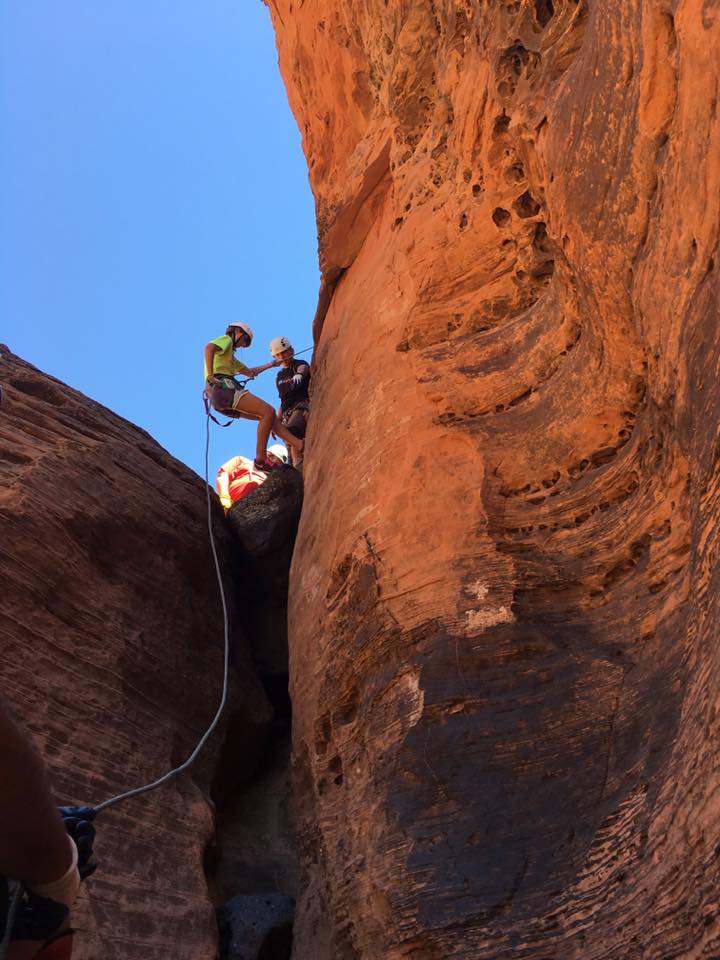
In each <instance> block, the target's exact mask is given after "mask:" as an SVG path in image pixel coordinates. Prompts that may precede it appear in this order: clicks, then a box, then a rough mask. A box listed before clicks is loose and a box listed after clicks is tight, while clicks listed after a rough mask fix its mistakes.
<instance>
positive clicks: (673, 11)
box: [269, 0, 720, 960]
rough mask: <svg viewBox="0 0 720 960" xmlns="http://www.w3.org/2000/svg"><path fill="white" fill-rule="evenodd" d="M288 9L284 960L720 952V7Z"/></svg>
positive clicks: (398, 4) (351, 2) (548, 3)
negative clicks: (299, 342)
mask: <svg viewBox="0 0 720 960" xmlns="http://www.w3.org/2000/svg"><path fill="white" fill-rule="evenodd" d="M269 8H270V11H271V14H272V17H273V22H274V25H275V29H276V32H277V39H278V49H279V54H280V66H281V70H282V73H283V76H284V78H285V82H286V85H287V89H288V95H289V98H290V102H291V105H292V108H293V110H294V112H295V115H296V118H297V120H298V124H299V126H300V129H301V132H302V134H303V143H304V148H305V152H306V156H307V158H308V166H309V173H310V180H311V184H312V188H313V190H314V193H315V198H316V206H317V216H318V224H319V238H320V259H321V266H322V269H323V277H324V279H323V289H322V291H321V302H320V309H319V311H318V317H317V324H316V328H317V329H316V332H317V336H318V350H317V353H316V371H315V374H314V384H315V394H314V397H313V417H312V424H311V438H310V443H309V455H308V457H307V460H306V464H307V466H306V500H305V509H304V514H303V519H302V521H301V526H300V533H299V540H298V548H297V550H296V554H295V561H294V568H293V572H292V579H291V598H290V645H291V670H292V692H293V697H294V704H295V721H294V722H295V732H294V752H295V765H296V787H297V797H298V802H299V805H300V816H301V844H302V858H303V872H304V878H303V885H304V892H303V895H302V899H301V903H300V915H299V919H298V923H297V925H296V946H295V952H294V956H295V957H296V960H307V958H310V957H312V958H313V960H346V958H347V960H350V958H353V960H355V958H362V960H370V958H373V960H376V958H377V960H379V958H383V960H397V958H400V957H413V958H418V960H421V958H427V960H430V958H432V960H436V958H437V960H446V958H449V957H462V958H466V960H480V958H493V960H501V958H510V957H512V958H517V957H524V958H533V960H539V958H541V957H543V958H544V957H557V958H560V957H562V958H563V960H568V958H583V960H590V958H603V960H608V958H618V960H619V958H623V960H626V958H630V957H632V958H648V960H660V958H670V957H673V958H680V957H682V958H687V960H690V958H693V960H697V958H703V957H704V958H710V957H714V956H717V955H718V954H719V953H720V921H719V920H718V904H717V895H716V889H717V885H718V880H720V875H719V871H718V857H717V852H718V849H719V847H718V844H719V842H720V814H719V812H718V804H717V789H718V782H719V781H718V776H717V773H716V767H717V759H716V756H717V750H716V749H715V746H714V744H715V743H716V742H717V737H718V733H719V730H718V726H719V721H718V706H717V704H718V694H719V692H720V691H719V689H718V679H717V677H718V667H719V666H720V664H719V663H718V660H719V658H720V652H719V650H720V647H719V646H718V631H717V626H716V624H717V604H718V586H717V577H718V571H717V565H716V563H715V556H716V551H717V535H718V498H719V496H720V494H719V492H718V490H719V482H720V481H719V479H718V469H717V464H718V442H719V441H718V413H719V411H720V387H719V386H718V376H717V371H718V365H719V362H720V350H719V343H718V336H717V295H718V276H719V270H718V261H717V252H718V251H717V248H718V239H719V232H718V224H719V219H720V218H719V209H718V207H719V204H720V164H719V163H718V156H719V148H720V121H719V120H718V112H717V98H718V76H719V74H720V64H719V62H718V60H719V54H718V51H720V5H719V4H718V2H717V0H677V2H669V0H667V2H665V0H622V2H621V0H606V2H603V3H600V2H597V0H500V2H497V3H489V2H485V0H477V2H466V0H428V2H424V3H417V2H416V3H410V2H407V0H337V2H328V0H317V2H308V0H305V2H303V0H269Z"/></svg>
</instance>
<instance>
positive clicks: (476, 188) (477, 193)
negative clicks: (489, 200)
mask: <svg viewBox="0 0 720 960" xmlns="http://www.w3.org/2000/svg"><path fill="white" fill-rule="evenodd" d="M481 193H482V187H481V186H480V184H479V183H474V184H473V187H472V195H473V196H474V197H479V196H480V194H481Z"/></svg>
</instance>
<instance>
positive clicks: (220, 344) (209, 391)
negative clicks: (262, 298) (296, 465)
mask: <svg viewBox="0 0 720 960" xmlns="http://www.w3.org/2000/svg"><path fill="white" fill-rule="evenodd" d="M252 338H253V335H252V330H251V329H250V327H249V326H248V325H247V324H246V323H230V324H228V327H227V329H226V331H225V336H223V337H216V338H215V339H214V340H211V341H210V343H208V344H206V346H205V396H206V397H207V399H208V401H209V403H210V405H211V406H212V407H214V409H215V410H217V411H218V412H219V413H224V414H225V415H226V416H228V417H242V418H243V419H245V420H257V421H258V430H257V447H256V450H255V461H254V462H255V466H256V467H257V468H258V469H259V470H272V469H275V467H276V466H277V464H274V463H271V462H270V461H269V460H268V458H267V442H268V437H269V436H270V431H272V432H273V433H276V434H277V435H278V436H279V437H281V438H282V439H283V440H284V441H285V443H286V444H287V445H288V448H292V449H294V450H295V451H296V452H297V453H298V455H299V456H302V451H303V447H304V442H303V440H302V439H298V437H297V436H295V434H293V433H292V432H291V431H290V430H288V429H287V427H285V426H284V425H283V424H282V423H281V422H280V420H279V419H278V418H277V417H276V416H275V411H274V410H273V408H272V407H271V406H270V404H269V403H266V402H265V401H264V400H261V399H260V397H256V396H254V395H253V394H252V393H250V391H249V390H246V389H245V387H244V386H243V385H242V384H241V383H238V381H237V380H235V377H234V375H235V374H236V373H240V374H243V375H244V376H245V377H246V378H247V379H248V380H252V379H253V378H254V377H256V376H257V375H258V374H259V373H262V372H263V371H264V370H269V369H270V367H275V366H277V365H278V364H277V363H276V362H275V361H273V362H272V363H266V364H263V365H262V366H260V367H246V366H245V364H244V363H241V361H240V360H236V359H235V350H237V349H238V348H239V347H249V346H250V344H251V343H252Z"/></svg>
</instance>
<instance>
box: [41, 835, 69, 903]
mask: <svg viewBox="0 0 720 960" xmlns="http://www.w3.org/2000/svg"><path fill="white" fill-rule="evenodd" d="M68 842H69V844H70V847H71V849H72V863H71V864H70V866H69V867H68V869H67V870H66V871H65V873H64V874H63V875H62V876H61V877H60V878H59V879H57V880H52V881H50V883H36V884H35V885H34V886H33V887H32V891H33V893H36V894H37V895H38V896H39V897H47V898H49V899H50V900H55V901H56V902H57V903H64V904H65V905H66V906H68V907H71V906H72V905H73V903H74V902H75V898H76V897H77V895H78V890H79V889H80V874H79V872H78V850H77V847H76V846H75V841H74V840H73V839H72V837H68Z"/></svg>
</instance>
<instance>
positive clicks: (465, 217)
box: [458, 211, 468, 230]
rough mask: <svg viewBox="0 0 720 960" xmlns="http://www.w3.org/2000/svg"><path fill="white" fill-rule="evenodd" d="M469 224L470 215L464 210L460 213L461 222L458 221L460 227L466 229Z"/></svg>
mask: <svg viewBox="0 0 720 960" xmlns="http://www.w3.org/2000/svg"><path fill="white" fill-rule="evenodd" d="M467 224H468V215H467V213H465V212H464V211H463V213H462V214H461V215H460V222H459V223H458V226H459V227H460V229H461V230H464V229H465V227H466V226H467Z"/></svg>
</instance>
